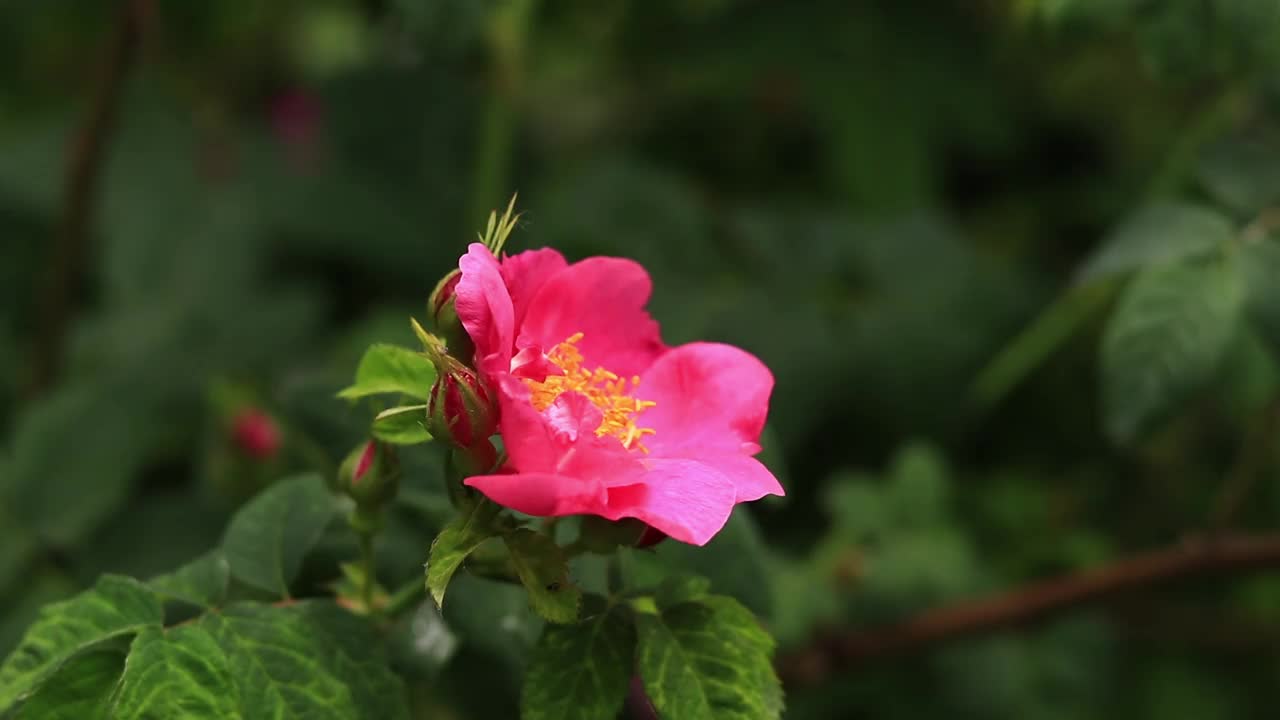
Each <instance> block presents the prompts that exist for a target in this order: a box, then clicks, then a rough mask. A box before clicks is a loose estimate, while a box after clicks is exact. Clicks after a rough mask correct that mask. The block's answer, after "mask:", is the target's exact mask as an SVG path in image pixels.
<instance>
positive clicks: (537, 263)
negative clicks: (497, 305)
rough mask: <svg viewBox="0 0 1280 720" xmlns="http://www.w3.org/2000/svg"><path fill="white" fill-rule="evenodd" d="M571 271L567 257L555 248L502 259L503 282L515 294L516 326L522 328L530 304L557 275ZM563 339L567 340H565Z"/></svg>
mask: <svg viewBox="0 0 1280 720" xmlns="http://www.w3.org/2000/svg"><path fill="white" fill-rule="evenodd" d="M567 267H569V263H568V262H566V261H565V259H564V256H563V255H561V254H560V253H558V252H556V251H555V250H552V249H551V248H542V249H540V250H526V251H525V252H522V253H517V254H515V255H510V256H508V257H505V258H503V259H502V279H503V281H504V282H505V283H506V285H507V292H508V293H510V294H511V306H512V308H513V309H514V310H515V326H516V327H517V328H519V327H520V324H521V323H523V322H524V318H525V314H526V313H527V312H528V310H529V303H530V302H531V301H532V300H533V297H534V295H536V294H537V292H538V290H539V289H541V288H542V286H543V285H544V284H546V282H547V280H549V279H550V278H551V277H552V276H553V275H555V274H556V273H558V272H560V271H561V270H563V269H565V268H567ZM562 339H563V338H562Z"/></svg>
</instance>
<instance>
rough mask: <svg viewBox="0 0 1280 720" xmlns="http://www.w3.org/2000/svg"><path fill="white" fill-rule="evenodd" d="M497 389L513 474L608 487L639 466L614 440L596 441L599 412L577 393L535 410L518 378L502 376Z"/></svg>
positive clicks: (608, 438) (503, 433)
mask: <svg viewBox="0 0 1280 720" xmlns="http://www.w3.org/2000/svg"><path fill="white" fill-rule="evenodd" d="M500 389H501V392H499V393H498V396H499V404H500V406H501V416H502V421H501V429H502V439H503V443H504V446H505V448H506V451H507V457H508V463H509V465H510V466H511V467H513V468H514V469H515V470H516V471H517V472H520V473H535V472H541V473H558V474H570V475H575V476H578V477H598V478H602V481H601V482H602V484H608V483H609V482H611V481H615V480H616V479H618V478H623V477H627V476H630V475H631V474H632V473H633V472H634V471H635V469H636V468H638V467H639V459H638V458H637V457H635V456H633V455H632V454H631V453H630V452H628V451H627V450H626V448H624V447H623V446H622V443H621V442H619V441H618V440H617V438H613V437H602V438H601V437H596V435H595V429H596V428H597V427H599V426H600V418H601V415H600V410H599V409H598V408H596V407H595V406H594V405H592V404H591V402H590V401H588V400H587V399H586V398H585V397H584V396H582V395H581V394H579V393H565V394H563V395H561V396H560V397H558V398H556V401H555V402H554V403H553V404H552V406H551V407H549V408H547V411H546V412H538V411H537V410H535V409H534V408H533V406H532V405H531V404H530V403H529V390H528V388H526V387H525V386H524V384H523V383H522V382H521V381H520V380H519V379H517V378H513V377H511V376H505V377H504V378H503V379H502V382H501V384H500Z"/></svg>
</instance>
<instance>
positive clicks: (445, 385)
mask: <svg viewBox="0 0 1280 720" xmlns="http://www.w3.org/2000/svg"><path fill="white" fill-rule="evenodd" d="M434 359H435V360H436V372H437V375H436V383H435V385H433V386H432V388H431V399H430V400H428V401H427V430H428V431H430V432H431V435H432V436H433V437H435V438H438V439H440V440H445V441H447V442H450V443H452V444H453V445H455V446H457V447H460V448H470V447H473V446H475V445H477V444H479V443H480V442H481V441H487V440H488V439H489V436H490V435H493V433H494V431H495V430H497V427H498V407H497V404H496V403H495V401H494V400H495V399H494V396H493V393H492V392H491V391H490V390H489V389H488V388H487V387H485V384H484V382H483V381H481V380H480V376H479V375H477V374H476V371H475V370H472V369H471V368H469V367H467V366H466V365H463V364H462V363H460V362H458V361H457V360H456V359H455V358H453V357H451V356H449V355H444V354H440V355H437V356H436V357H435V358H434Z"/></svg>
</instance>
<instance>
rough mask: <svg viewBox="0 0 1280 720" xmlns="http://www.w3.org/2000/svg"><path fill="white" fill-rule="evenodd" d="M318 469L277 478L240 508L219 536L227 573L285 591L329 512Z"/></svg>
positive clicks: (330, 501) (328, 497) (328, 499)
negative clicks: (291, 476) (314, 473)
mask: <svg viewBox="0 0 1280 720" xmlns="http://www.w3.org/2000/svg"><path fill="white" fill-rule="evenodd" d="M333 511H334V502H333V497H332V496H331V495H330V494H329V490H328V489H327V488H326V487H325V484H324V481H323V480H321V479H320V477H319V476H318V475H302V476H299V477H294V478H289V479H287V480H281V481H280V482H278V483H276V484H275V485H273V486H272V487H270V488H268V489H267V490H266V491H265V492H263V493H262V494H261V495H259V496H257V497H256V498H254V499H253V500H252V501H250V502H249V504H248V505H246V506H245V507H243V508H241V509H240V511H239V512H237V513H236V515H235V517H233V518H231V523H230V524H229V525H228V526H227V532H226V535H225V536H224V537H223V540H222V551H223V553H224V554H225V555H226V559H227V565H228V567H230V569H231V575H232V576H233V577H235V578H236V579H238V580H240V581H242V582H244V583H246V584H248V585H252V586H253V587H256V588H261V589H263V590H268V591H271V592H275V593H278V594H280V595H282V596H284V595H288V594H289V583H291V582H292V581H293V578H294V576H296V575H297V573H298V570H299V568H300V567H301V566H302V559H303V557H304V556H305V555H306V554H307V551H308V550H310V549H311V547H312V546H313V545H315V543H316V541H317V540H319V539H320V534H321V533H322V532H324V528H325V526H326V525H328V524H329V520H330V519H332V517H333Z"/></svg>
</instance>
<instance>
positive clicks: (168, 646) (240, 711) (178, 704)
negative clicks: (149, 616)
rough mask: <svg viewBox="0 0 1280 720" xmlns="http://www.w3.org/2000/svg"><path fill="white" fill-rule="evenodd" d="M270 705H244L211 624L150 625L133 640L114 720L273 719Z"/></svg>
mask: <svg viewBox="0 0 1280 720" xmlns="http://www.w3.org/2000/svg"><path fill="white" fill-rule="evenodd" d="M280 649H281V650H285V648H284V647H282V648H280ZM267 709H268V708H266V707H254V708H248V707H246V706H245V705H244V704H243V702H242V698H241V697H240V693H239V688H238V687H237V685H236V678H234V677H233V676H232V671H231V667H230V663H229V662H228V660H227V655H226V653H225V652H224V650H223V648H222V646H221V645H220V644H219V643H218V641H217V640H215V639H214V637H213V636H212V635H210V634H209V631H208V630H207V629H205V627H203V626H202V625H182V626H180V627H175V628H170V629H169V630H162V629H160V628H156V627H152V628H146V629H145V630H143V631H142V632H140V633H138V636H137V637H136V638H134V639H133V645H132V646H130V648H129V661H128V662H127V663H126V664H125V669H124V674H122V675H121V676H120V681H119V686H118V689H117V690H116V694H115V699H114V701H113V703H112V707H111V718H112V720H144V719H146V720H150V719H151V718H154V719H155V720H159V719H160V718H180V717H198V718H208V719H209V720H224V719H225V720H240V719H241V718H246V717H255V716H260V717H270V715H269V714H267Z"/></svg>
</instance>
